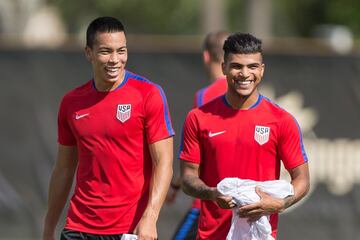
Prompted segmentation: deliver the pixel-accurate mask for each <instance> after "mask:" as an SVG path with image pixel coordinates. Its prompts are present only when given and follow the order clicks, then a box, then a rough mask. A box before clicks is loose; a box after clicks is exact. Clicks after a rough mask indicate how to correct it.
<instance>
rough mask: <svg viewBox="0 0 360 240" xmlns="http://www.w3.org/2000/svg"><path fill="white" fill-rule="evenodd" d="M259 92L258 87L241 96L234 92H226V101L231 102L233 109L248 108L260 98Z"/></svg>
mask: <svg viewBox="0 0 360 240" xmlns="http://www.w3.org/2000/svg"><path fill="white" fill-rule="evenodd" d="M259 96H260V94H259V92H258V91H257V89H255V91H254V92H253V93H252V94H251V95H249V96H239V95H237V94H234V93H230V92H229V91H228V92H226V94H225V98H226V101H227V102H228V103H229V104H230V106H231V107H232V108H233V109H237V110H247V109H249V108H250V107H251V106H253V105H254V104H255V103H256V102H257V101H258V99H259Z"/></svg>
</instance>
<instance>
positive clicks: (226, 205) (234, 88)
mask: <svg viewBox="0 0 360 240" xmlns="http://www.w3.org/2000/svg"><path fill="white" fill-rule="evenodd" d="M261 45H262V43H261V40H259V39H257V38H256V37H254V36H252V35H250V34H243V33H235V34H232V35H231V36H229V37H228V38H227V40H226V41H225V43H224V47H223V49H224V62H223V63H222V71H223V73H224V75H225V76H226V79H227V85H228V88H227V91H226V93H225V94H224V95H222V96H220V97H218V98H215V99H214V100H212V101H210V102H209V103H207V104H205V105H203V106H201V107H199V108H196V109H193V110H191V111H190V112H189V114H188V116H187V117H186V120H185V124H184V128H183V140H182V143H181V149H180V157H179V158H180V160H181V174H182V175H181V179H182V184H181V185H182V189H183V190H184V192H185V193H186V194H188V195H190V196H192V197H196V198H199V199H201V200H202V201H201V212H200V219H199V228H198V236H197V239H206V240H221V239H225V238H226V236H227V234H228V232H229V229H230V224H231V218H232V211H231V210H230V209H232V208H234V207H237V208H238V215H239V217H241V218H247V219H248V221H250V222H252V221H255V220H257V219H259V218H260V217H261V216H264V215H265V216H269V215H270V224H271V227H272V236H273V237H274V238H276V233H277V223H278V213H280V212H283V211H284V210H285V209H286V208H288V207H289V206H291V205H293V204H295V203H296V202H297V201H299V200H300V199H302V198H303V197H304V196H305V195H306V193H307V192H308V190H309V170H308V163H307V161H308V160H307V156H306V153H305V150H304V146H303V143H302V135H301V132H300V128H299V127H298V124H297V122H296V120H295V119H294V118H293V117H292V116H291V115H290V114H289V113H287V112H286V111H285V110H283V109H281V108H280V107H278V106H277V105H275V104H274V103H272V102H271V101H270V100H269V99H267V98H265V97H263V96H262V95H261V94H260V93H259V92H258V90H257V86H258V85H259V83H260V82H261V80H262V77H263V74H264V70H265V65H264V63H263V56H262V46H261ZM280 161H282V162H283V163H284V166H285V168H286V169H287V170H288V172H289V174H290V176H291V184H292V185H293V188H294V195H293V196H288V197H286V198H285V199H276V198H273V197H271V196H270V195H268V194H266V193H264V192H262V191H261V190H260V189H256V193H257V194H258V195H259V197H260V201H259V202H257V203H254V204H249V205H246V206H235V204H234V201H233V199H232V197H230V196H224V195H221V194H220V193H219V192H218V190H217V188H216V186H217V184H218V183H219V182H220V181H221V180H223V179H224V178H227V177H237V178H241V179H250V180H255V181H268V180H276V179H279V176H280Z"/></svg>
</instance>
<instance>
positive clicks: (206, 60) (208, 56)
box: [203, 50, 210, 64]
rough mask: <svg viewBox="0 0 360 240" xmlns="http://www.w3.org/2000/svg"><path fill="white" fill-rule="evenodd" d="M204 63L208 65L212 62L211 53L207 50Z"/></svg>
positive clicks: (204, 54)
mask: <svg viewBox="0 0 360 240" xmlns="http://www.w3.org/2000/svg"><path fill="white" fill-rule="evenodd" d="M203 61H204V63H205V64H208V63H209V62H210V53H209V51H207V50H204V51H203Z"/></svg>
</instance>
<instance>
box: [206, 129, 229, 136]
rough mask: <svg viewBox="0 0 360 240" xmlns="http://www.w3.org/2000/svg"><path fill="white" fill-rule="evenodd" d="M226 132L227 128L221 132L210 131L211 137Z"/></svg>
mask: <svg viewBox="0 0 360 240" xmlns="http://www.w3.org/2000/svg"><path fill="white" fill-rule="evenodd" d="M225 132H226V130H224V131H221V132H214V133H212V132H211V131H210V132H209V137H215V136H217V135H220V134H223V133H225Z"/></svg>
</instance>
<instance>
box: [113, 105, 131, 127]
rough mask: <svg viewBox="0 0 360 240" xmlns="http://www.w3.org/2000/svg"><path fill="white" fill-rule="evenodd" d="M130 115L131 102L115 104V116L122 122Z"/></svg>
mask: <svg viewBox="0 0 360 240" xmlns="http://www.w3.org/2000/svg"><path fill="white" fill-rule="evenodd" d="M130 116H131V104H119V105H118V106H117V111H116V118H117V119H118V120H119V121H120V122H122V123H124V122H126V121H127V120H129V118H130Z"/></svg>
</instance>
